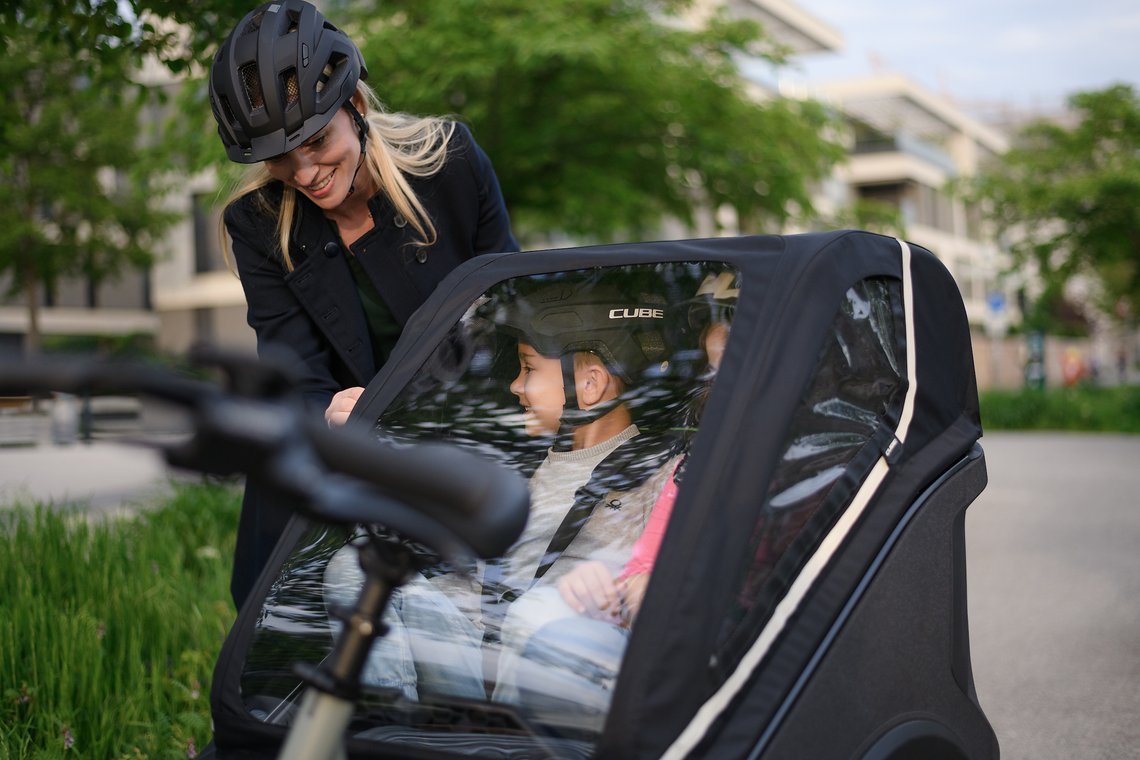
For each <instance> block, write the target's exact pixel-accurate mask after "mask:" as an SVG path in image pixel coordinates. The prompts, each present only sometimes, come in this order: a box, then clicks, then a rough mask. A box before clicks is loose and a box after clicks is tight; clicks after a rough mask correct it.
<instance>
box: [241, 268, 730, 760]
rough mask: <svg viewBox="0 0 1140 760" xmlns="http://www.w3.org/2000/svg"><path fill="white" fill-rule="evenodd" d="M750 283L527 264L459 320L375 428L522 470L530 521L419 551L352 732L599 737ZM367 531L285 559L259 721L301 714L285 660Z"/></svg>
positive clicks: (310, 654)
mask: <svg viewBox="0 0 1140 760" xmlns="http://www.w3.org/2000/svg"><path fill="white" fill-rule="evenodd" d="M739 287H740V282H739V276H738V275H737V273H736V271H735V270H733V269H732V268H730V267H728V266H726V265H724V264H721V263H717V262H704V263H670V264H650V265H638V266H621V267H607V268H596V269H590V270H582V271H572V272H563V273H555V274H543V275H535V276H527V277H520V278H515V279H512V280H507V281H504V282H501V283H499V284H498V285H496V286H495V287H493V288H491V289H490V290H489V291H487V292H486V293H484V294H483V295H482V296H481V297H480V298H478V299H476V300H475V301H474V302H473V303H472V304H471V305H470V307H469V308H468V309H467V311H466V313H465V314H464V315H463V316H462V318H461V319H460V320H459V321H458V322H457V323H456V324H454V325H453V326H452V328H451V329H450V331H449V332H448V333H447V335H446V336H445V337H443V339H442V340H441V341H440V342H439V344H438V346H437V347H436V349H435V350H434V352H433V353H432V354H431V357H430V359H429V360H428V361H426V362H425V363H424V365H423V366H422V367H421V368H420V370H419V371H418V373H417V374H416V375H415V377H414V378H413V379H412V380H411V382H409V383H408V384H407V386H406V387H405V388H404V389H403V391H402V392H401V393H400V395H399V396H398V397H397V398H396V399H395V400H394V401H393V403H391V404H389V406H388V408H387V409H386V410H385V411H384V413H383V415H382V416H381V418H380V419H379V420H377V422H376V427H375V430H376V435H377V436H378V438H382V439H386V440H389V441H394V442H397V443H400V442H414V441H425V440H431V441H448V442H451V443H453V444H456V445H459V446H463V447H466V448H469V449H472V450H475V451H478V452H480V453H482V454H483V455H485V456H487V457H489V458H491V459H494V460H496V461H499V462H501V463H504V464H506V465H508V466H510V467H513V468H516V469H517V470H519V471H520V472H522V473H523V474H524V475H525V476H526V477H527V478H528V479H529V486H530V491H531V499H532V507H531V513H530V519H529V521H528V524H527V527H526V529H525V530H524V532H523V534H522V536H521V538H520V539H519V540H518V541H517V542H516V543H515V544H514V546H513V547H512V548H511V549H510V550H509V551H508V552H507V553H506V555H504V556H503V557H500V558H496V559H493V560H488V561H478V562H474V561H472V562H468V563H460V564H462V566H454V565H452V564H448V563H444V562H441V561H440V560H439V558H438V557H435V556H433V555H432V554H431V552H430V551H428V550H427V549H424V550H423V551H422V552H421V553H420V558H421V560H422V561H421V562H420V564H419V569H418V572H416V573H415V574H414V575H413V577H412V579H411V580H410V582H409V583H407V584H406V585H405V586H403V587H402V588H401V589H399V590H398V591H397V592H396V593H395V595H394V597H393V600H392V604H391V607H390V609H389V610H388V613H387V614H386V617H385V622H386V623H387V625H388V627H389V632H388V635H386V636H385V637H384V638H382V639H380V640H379V641H378V642H377V644H376V646H375V647H374V649H373V652H372V654H371V656H370V657H369V659H368V661H367V663H366V666H365V671H364V674H363V681H364V685H365V687H366V694H365V697H364V699H363V700H362V701H361V704H360V706H359V709H358V710H357V714H356V718H355V720H354V723H353V726H352V732H353V734H354V735H355V736H357V737H358V738H375V739H383V740H384V741H386V742H394V743H398V744H399V743H403V744H405V745H407V746H409V747H410V746H429V745H430V746H433V747H435V748H441V747H444V746H445V745H446V746H448V747H450V748H452V749H454V750H455V751H459V752H462V751H464V749H465V748H466V749H468V750H469V751H471V752H473V753H474V752H477V751H479V749H480V748H483V749H486V748H487V747H488V746H489V745H492V746H499V747H501V749H503V750H504V751H507V750H510V751H517V752H519V753H521V754H520V756H526V755H527V753H531V754H534V753H536V752H538V751H539V750H538V748H539V747H543V748H545V749H544V750H543V751H549V750H553V751H555V752H556V753H557V754H559V755H561V756H583V757H585V756H589V755H590V754H591V753H592V748H593V741H594V740H595V739H596V737H597V734H598V733H599V732H600V730H601V727H602V724H603V722H604V720H605V716H606V713H607V710H608V707H609V701H610V696H611V693H612V689H613V686H614V683H615V681H616V678H617V675H618V672H619V670H620V666H621V662H622V658H623V656H624V652H625V645H626V641H627V639H628V635H629V631H630V630H631V628H632V626H634V625H636V621H637V613H638V610H639V606H640V601H641V598H642V595H643V594H644V590H645V586H646V583H647V581H648V577H649V575H650V573H651V572H652V570H653V567H654V564H655V562H656V557H657V549H658V547H659V543H660V540H661V536H662V535H663V533H664V529H665V526H666V525H667V523H668V519H669V513H670V510H671V508H672V502H673V500H674V499H675V496H676V489H677V486H678V483H679V482H680V481H681V480H682V479H683V477H684V464H685V462H686V461H687V451H688V445H689V441H690V440H691V439H692V437H693V434H694V433H695V431H696V427H697V425H698V423H699V421H700V416H701V411H702V409H703V405H704V401H705V399H706V397H707V395H708V393H709V391H710V389H711V386H712V382H713V379H714V378H715V375H716V368H717V366H718V365H719V362H720V357H721V355H722V354H723V352H724V350H725V346H726V343H727V340H728V336H729V331H730V327H731V321H732V317H733V314H734V311H735V305H736V299H737V295H738V293H739ZM367 531H373V532H379V533H381V534H382V533H383V530H382V527H380V528H378V527H377V526H370V527H368V528H365V527H357V528H355V529H353V530H349V529H339V528H336V529H334V528H325V527H319V528H314V529H312V530H311V531H309V533H308V534H307V535H305V536H304V537H303V538H302V540H300V541H299V542H298V544H297V546H296V547H295V549H294V551H293V552H292V554H291V556H290V557H289V559H288V561H287V562H286V563H285V565H284V567H283V568H282V569H281V572H280V574H279V577H278V580H277V582H276V583H275V584H274V586H273V588H272V590H271V592H270V594H269V596H268V598H267V599H266V601H265V604H264V608H263V611H262V615H261V617H260V619H259V621H258V623H257V626H256V630H255V633H254V640H253V644H252V646H251V648H250V652H249V654H248V656H247V658H246V662H245V667H244V670H243V674H242V682H241V688H242V694H243V699H244V701H245V704H246V706H247V709H249V710H250V712H251V714H253V715H255V716H256V717H257V718H258V719H260V720H264V721H269V722H280V723H287V722H289V720H290V717H291V714H292V710H293V709H294V705H295V704H296V702H297V697H298V696H299V693H300V689H301V684H300V683H299V680H298V679H297V677H296V676H294V675H293V674H292V671H291V665H292V663H294V662H295V661H297V660H303V661H307V662H310V663H315V662H319V661H320V660H321V659H322V658H323V657H325V656H327V654H328V652H329V651H330V650H331V646H332V640H333V637H334V636H335V634H336V632H337V626H338V625H339V623H338V622H336V620H335V619H330V616H329V610H330V609H331V608H332V607H333V606H334V605H345V604H350V603H351V602H352V600H353V598H354V595H355V593H356V592H357V591H358V590H359V588H360V584H361V581H362V575H361V570H360V567H359V563H358V556H357V551H356V544H357V543H358V542H360V541H362V540H365V534H366V532H367ZM397 539H398V537H393V536H388V537H387V540H397ZM475 734H478V741H474V742H473V741H472V740H471V736H473V735H475ZM441 742H442V744H441ZM452 745H453V746H452Z"/></svg>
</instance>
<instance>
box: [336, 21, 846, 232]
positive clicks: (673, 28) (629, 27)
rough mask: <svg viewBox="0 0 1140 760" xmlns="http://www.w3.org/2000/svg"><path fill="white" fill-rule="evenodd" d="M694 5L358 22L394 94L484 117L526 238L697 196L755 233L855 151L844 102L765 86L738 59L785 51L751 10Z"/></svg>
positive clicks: (584, 227)
mask: <svg viewBox="0 0 1140 760" xmlns="http://www.w3.org/2000/svg"><path fill="white" fill-rule="evenodd" d="M688 5H689V3H667V4H662V3H653V2H629V3H614V2H612V1H611V0H574V1H573V2H570V1H569V0H552V1H551V2H544V3H533V2H528V0H393V1H392V2H384V3H378V4H376V5H375V6H374V7H367V8H359V7H355V6H354V8H355V10H356V13H355V24H351V25H347V26H348V29H349V30H350V32H351V33H352V35H353V36H354V38H355V39H357V40H358V41H359V42H360V45H361V48H362V51H363V53H364V57H365V60H366V61H367V63H368V66H369V71H370V77H371V79H370V81H371V82H372V83H373V84H374V85H375V86H376V87H377V89H378V91H379V93H380V95H381V97H382V99H384V100H385V102H386V103H387V104H388V105H389V107H391V108H393V109H395V110H401V111H409V112H412V113H423V114H434V113H453V114H457V115H458V116H460V117H462V118H463V119H464V120H466V121H467V122H468V123H470V124H471V125H472V128H473V129H474V131H475V135H476V137H477V139H478V140H479V142H480V143H481V144H482V145H483V146H484V148H485V149H486V150H487V152H488V153H489V154H490V156H491V157H492V160H493V161H494V163H495V169H496V172H497V173H498V175H499V179H500V181H501V184H502V187H503V192H504V195H505V196H506V200H507V205H508V207H509V209H510V212H511V215H512V220H513V221H514V222H515V224H516V225H517V226H518V227H519V228H520V230H521V231H522V233H523V234H524V235H525V234H526V233H527V232H528V231H538V232H539V233H542V232H545V231H548V230H562V231H566V232H569V233H572V234H575V235H578V236H580V237H583V238H587V239H590V238H593V239H599V238H601V239H605V238H609V237H613V236H615V235H618V234H621V235H624V236H638V235H639V234H641V233H644V232H648V231H650V230H653V229H655V228H656V226H657V225H658V223H659V222H660V219H661V217H662V216H663V215H673V216H675V217H678V218H680V219H684V220H689V219H690V218H691V214H692V210H693V207H694V204H695V203H696V204H703V205H705V206H707V207H709V208H714V209H715V208H718V207H720V206H721V205H723V204H727V205H729V206H731V207H733V208H734V209H735V210H736V211H737V214H738V217H739V218H740V220H741V222H742V226H743V227H744V228H745V229H751V230H760V229H764V228H771V227H772V226H774V225H777V224H779V223H780V222H782V221H784V220H785V219H788V218H789V217H791V216H793V215H794V214H796V213H797V212H799V211H800V210H803V211H804V212H806V211H808V210H810V207H811V202H810V192H809V190H810V187H811V184H812V182H813V181H815V180H817V179H819V178H821V177H823V176H825V175H826V174H827V172H828V171H829V170H830V167H831V166H832V165H833V164H834V162H835V161H836V160H838V158H839V157H840V156H841V155H842V149H841V148H840V147H839V146H838V145H835V144H833V143H831V142H828V141H827V140H825V139H824V138H822V137H821V134H823V133H824V132H825V128H826V127H828V126H829V125H830V124H831V121H830V118H831V117H830V115H829V114H828V113H827V112H826V111H825V110H824V109H823V107H822V106H820V105H819V104H817V103H813V102H799V101H789V100H783V99H774V100H768V101H765V102H763V103H759V102H757V101H755V100H753V99H752V98H750V97H749V96H748V95H747V94H746V88H745V82H744V80H743V79H742V78H741V75H740V73H739V69H738V61H739V56H740V55H742V54H749V55H752V56H755V57H758V58H761V59H765V60H768V61H769V62H772V63H774V64H775V63H779V62H780V61H781V60H782V57H781V56H782V51H780V50H778V49H776V48H775V47H774V46H773V45H772V44H771V43H770V42H768V41H767V40H766V38H765V37H764V36H763V33H762V31H761V29H760V28H759V27H758V26H757V25H755V24H754V23H751V22H745V21H730V20H728V19H726V18H724V17H723V16H713V17H712V18H711V19H710V20H709V21H708V23H707V25H705V26H703V27H701V28H691V27H688V26H685V25H683V24H681V23H680V22H679V20H678V17H677V16H676V15H674V14H675V13H676V12H677V11H679V10H684V9H686V8H687V7H688ZM335 11H336V13H341V12H342V9H340V8H337V9H335ZM343 12H344V13H346V14H347V17H349V18H351V17H352V16H353V14H352V13H350V9H348V8H344V9H343ZM329 13H330V14H333V13H334V10H333V9H330V10H329Z"/></svg>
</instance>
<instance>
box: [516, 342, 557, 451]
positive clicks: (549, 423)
mask: <svg viewBox="0 0 1140 760" xmlns="http://www.w3.org/2000/svg"><path fill="white" fill-rule="evenodd" d="M511 393H513V394H515V395H516V396H518V397H519V403H520V404H522V407H523V410H524V411H525V412H526V433H527V435H535V436H537V435H554V434H555V433H557V432H558V424H559V420H560V419H561V418H562V408H563V407H564V406H566V392H565V390H564V388H563V387H562V362H561V361H560V360H559V359H557V358H550V357H547V356H543V355H542V354H540V353H538V352H537V351H535V350H534V348H532V347H531V346H530V345H528V344H526V343H519V374H518V377H516V378H515V379H514V382H512V383H511Z"/></svg>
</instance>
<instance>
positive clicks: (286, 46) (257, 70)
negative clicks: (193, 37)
mask: <svg viewBox="0 0 1140 760" xmlns="http://www.w3.org/2000/svg"><path fill="white" fill-rule="evenodd" d="M367 78H368V71H367V69H366V68H365V67H364V60H363V59H362V58H361V56H360V51H359V50H358V49H357V47H356V45H355V44H353V42H352V40H350V39H349V38H348V36H347V35H346V34H345V33H344V32H342V31H340V30H339V29H337V28H336V27H335V26H333V25H332V24H330V23H329V22H328V21H326V20H325V17H324V16H323V15H321V12H320V11H318V10H317V9H316V8H315V7H314V6H313V5H311V4H310V3H307V2H304V0H281V2H272V3H266V4H264V5H262V6H260V7H258V8H256V9H254V10H253V11H250V13H249V14H247V15H246V17H245V18H243V19H242V20H241V21H240V22H238V25H237V26H235V27H234V29H233V31H231V32H230V34H229V36H228V37H226V39H225V41H224V42H222V44H221V47H219V48H218V52H217V54H216V55H215V56H214V62H213V64H212V65H211V67H210V106H211V107H212V108H213V111H214V118H215V119H216V120H217V122H218V135H219V136H220V137H221V138H222V144H223V145H225V146H226V155H227V156H229V158H230V160H231V161H236V162H238V163H241V164H252V163H256V162H258V161H264V160H265V159H267V158H272V157H273V156H278V155H281V154H282V153H286V152H288V151H290V150H292V149H293V148H295V147H297V146H298V145H301V144H302V143H303V142H305V141H306V140H308V139H309V138H310V137H312V136H313V135H314V134H316V133H317V132H318V131H320V130H321V129H322V128H323V127H324V126H325V125H326V124H328V123H329V121H331V120H332V118H333V116H335V115H336V112H337V110H338V109H339V108H340V107H341V106H343V105H344V104H345V103H346V102H347V101H348V100H349V99H350V98H351V97H352V95H353V94H354V93H355V92H356V83H357V82H358V81H359V80H361V79H367Z"/></svg>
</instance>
